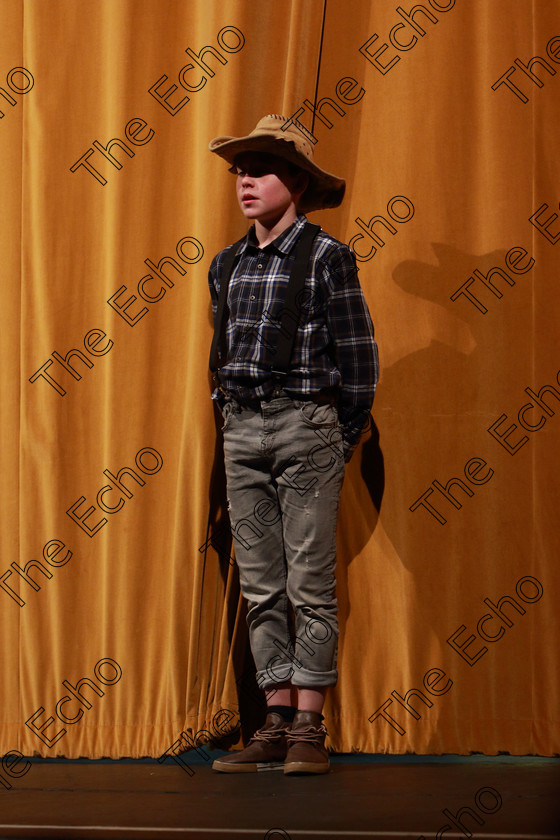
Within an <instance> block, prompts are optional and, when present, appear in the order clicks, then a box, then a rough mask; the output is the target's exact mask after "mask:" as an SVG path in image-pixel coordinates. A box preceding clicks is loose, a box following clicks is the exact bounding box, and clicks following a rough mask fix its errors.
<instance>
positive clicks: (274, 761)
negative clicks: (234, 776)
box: [212, 712, 291, 773]
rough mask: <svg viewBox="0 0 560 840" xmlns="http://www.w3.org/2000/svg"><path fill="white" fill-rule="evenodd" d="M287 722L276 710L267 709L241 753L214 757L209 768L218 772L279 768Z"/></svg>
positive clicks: (284, 749) (281, 765)
mask: <svg viewBox="0 0 560 840" xmlns="http://www.w3.org/2000/svg"><path fill="white" fill-rule="evenodd" d="M290 727H291V723H287V722H286V721H285V720H284V718H283V717H282V715H279V714H278V713H277V712H268V714H267V716H266V721H265V723H264V725H263V726H262V727H261V728H260V729H257V731H256V732H255V734H254V735H253V737H252V738H250V739H249V743H248V744H247V746H246V747H245V749H244V750H241V752H236V753H232V754H231V755H225V756H223V757H222V758H217V759H216V760H215V761H214V763H213V764H212V770H218V771H219V772H221V773H257V772H258V771H260V770H282V768H283V766H284V759H285V758H286V752H287V750H288V742H287V740H286V736H287V733H288V732H289V730H290Z"/></svg>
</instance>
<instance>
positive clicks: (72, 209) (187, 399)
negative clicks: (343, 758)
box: [0, 0, 560, 758]
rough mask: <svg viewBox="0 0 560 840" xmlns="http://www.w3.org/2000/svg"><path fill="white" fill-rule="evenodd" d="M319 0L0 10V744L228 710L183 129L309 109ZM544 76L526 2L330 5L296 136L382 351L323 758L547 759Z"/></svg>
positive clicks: (57, 743) (85, 749)
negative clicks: (330, 189)
mask: <svg viewBox="0 0 560 840" xmlns="http://www.w3.org/2000/svg"><path fill="white" fill-rule="evenodd" d="M322 14H323V3H322V2H321V0H306V2H305V3H304V2H297V1H296V0H292V1H291V2H290V0H280V1H279V2H266V1H265V2H261V3H258V4H254V3H249V2H242V1H241V0H226V2H220V3H218V2H214V0H192V2H189V3H176V2H173V0H80V2H76V1H75V0H50V2H48V3H45V2H44V1H43V0H3V2H2V4H1V5H0V25H1V32H2V48H1V51H0V55H1V57H2V61H1V66H0V111H1V112H2V117H1V119H0V166H1V170H2V206H3V223H2V227H1V230H0V237H1V253H2V256H3V269H4V272H3V283H2V298H3V317H2V368H1V374H0V376H1V384H2V399H1V402H0V411H1V413H2V416H1V423H0V434H1V437H2V447H1V451H2V471H1V481H2V505H1V514H2V527H1V529H0V539H1V541H2V543H1V545H2V555H1V557H2V567H1V568H0V573H1V574H2V577H1V584H2V589H1V590H0V603H1V607H2V610H1V616H2V621H3V624H2V633H1V636H0V646H1V649H2V662H3V665H4V667H3V669H2V675H1V680H2V695H1V696H2V703H1V704H0V734H1V746H0V754H2V755H3V754H5V753H7V752H9V751H13V750H19V751H20V752H21V753H23V754H24V755H32V754H33V753H38V754H40V755H43V756H51V757H54V756H56V755H64V756H68V757H76V756H89V757H91V758H98V757H101V756H110V757H119V756H133V757H137V756H146V755H149V756H157V757H159V756H161V755H162V754H163V753H164V752H165V751H166V750H168V749H169V748H170V747H171V746H172V745H173V744H174V743H176V742H177V740H178V739H180V736H181V733H194V732H197V731H198V730H201V729H206V730H209V731H210V734H212V735H213V734H214V732H215V729H216V727H217V726H218V723H219V724H220V727H219V728H220V732H222V733H223V732H227V730H228V729H232V730H233V729H235V723H236V714H237V711H238V709H239V706H240V705H241V709H242V711H243V713H244V720H247V721H248V726H250V725H255V724H256V723H258V722H259V721H258V714H259V706H258V703H257V701H256V700H254V694H256V689H255V686H254V682H253V683H252V682H251V679H252V673H251V657H250V652H249V648H248V640H247V627H246V622H245V610H246V608H245V604H244V602H243V599H242V598H241V596H240V591H239V581H238V574H237V569H236V567H235V565H234V563H233V561H230V558H229V552H228V539H227V533H226V528H225V527H224V477H223V465H222V463H221V449H220V446H221V444H220V437H219V433H217V432H216V417H215V415H214V411H213V407H212V404H211V401H210V389H211V385H210V380H209V376H208V370H207V360H208V351H209V346H210V341H211V334H212V329H211V312H210V302H209V293H208V287H207V271H208V266H209V264H210V260H211V259H212V256H213V255H214V254H215V253H216V252H217V251H218V250H219V249H220V248H222V247H223V246H224V245H226V244H228V243H230V242H233V241H234V240H235V239H237V238H239V237H240V236H241V235H242V234H243V232H244V231H245V230H246V223H245V220H244V219H243V217H242V215H241V213H240V212H239V209H238V207H237V204H236V199H235V194H234V180H233V178H232V177H231V176H230V175H229V174H228V173H227V168H226V166H225V164H224V163H223V161H221V160H220V159H218V158H216V157H215V156H213V155H211V154H210V153H209V152H208V150H207V145H208V142H209V140H210V139H211V138H212V137H215V136H217V135H224V134H232V135H236V134H243V133H247V132H248V131H249V130H250V129H251V128H252V127H253V126H254V125H255V123H256V122H257V121H258V119H259V118H260V117H261V116H263V115H264V114H266V113H280V114H286V115H287V116H290V115H293V114H295V113H296V112H298V110H299V109H303V110H301V111H300V119H301V120H302V122H303V123H304V124H305V125H306V126H307V128H308V129H309V130H311V128H312V114H311V107H310V103H312V102H313V99H314V95H315V79H316V71H317V62H318V56H319V48H320V41H321V21H322ZM210 48H211V49H210ZM559 71H560V17H559V15H558V7H557V4H556V3H554V2H548V0H542V1H541V2H531V0H492V2H488V0H468V2H467V0H424V2H422V3H412V1H411V2H408V3H406V2H405V3H403V4H402V5H399V3H398V2H397V0H377V2H375V3H369V2H365V0H357V2H354V3H351V4H348V3H344V2H342V0H330V2H329V3H328V4H327V11H326V19H325V29H324V40H323V46H322V59H321V70H320V84H319V91H318V99H319V105H318V113H317V115H316V117H315V120H314V124H313V128H312V130H313V136H314V139H315V154H316V159H317V160H318V162H319V163H320V164H321V165H322V166H323V167H324V168H325V169H327V170H328V171H330V172H334V173H336V174H339V175H340V176H342V177H345V178H346V179H347V197H346V199H345V201H344V203H343V205H342V206H341V207H340V208H339V209H337V210H331V211H325V212H320V213H314V214H312V216H311V220H312V221H315V222H318V223H320V224H321V225H322V226H323V227H324V228H325V229H327V230H328V231H329V232H330V233H332V234H333V235H335V236H336V237H338V238H339V239H341V240H342V241H344V242H349V243H351V246H352V247H353V248H354V250H355V251H356V254H357V256H358V260H359V266H360V279H361V283H362V286H363V289H364V291H365V294H366V297H367V300H368V304H369V306H370V310H371V312H372V316H373V319H374V322H375V325H376V337H377V340H378V344H379V349H380V357H381V365H382V377H381V381H380V384H379V386H378V393H377V397H376V401H375V405H374V418H375V424H376V428H374V429H372V430H370V431H369V432H368V433H367V434H366V435H365V436H364V439H363V443H362V444H361V446H360V449H359V450H358V451H357V453H356V454H355V456H354V458H353V460H352V461H351V463H350V465H349V467H348V470H347V475H346V479H345V485H344V490H343V498H342V505H341V516H340V523H339V559H338V570H337V575H338V594H339V607H340V628H341V635H340V652H339V672H340V677H339V682H338V685H337V686H336V688H335V689H334V690H332V691H330V692H329V694H328V700H327V704H326V709H325V716H326V722H327V725H328V729H329V740H328V742H327V743H328V746H330V747H331V748H333V749H335V750H337V751H345V752H348V751H354V750H358V751H364V752H395V753H404V752H416V753H444V752H447V753H463V754H468V753H470V752H471V751H480V752H484V753H487V754H496V753H497V752H499V751H507V752H510V753H513V754H527V753H537V754H541V755H551V754H553V753H555V752H558V748H559V737H558V735H559V733H558V709H559V707H560V703H559V697H558V691H559V688H558V679H557V656H556V651H557V649H558V645H559V643H560V638H559V626H558V608H557V599H556V595H555V589H556V587H557V582H558V571H557V569H558V562H557V544H558V525H557V500H558V495H559V491H560V487H559V479H558V463H557V459H558V446H559V442H560V416H559V414H560V412H559V408H560V403H559V400H560V373H559V369H560V356H559V355H558V340H557V335H558V302H557V297H558V293H557V279H558V257H559V255H560V243H559V240H560V219H559V216H558V214H559V210H558V183H559V180H560V178H559V172H558V151H557V136H558V101H559V94H560V73H559ZM306 100H307V101H308V103H309V104H307V105H306V104H305V101H306ZM123 488H124V489H123ZM205 545H206V547H204V546H205ZM80 681H81V682H80ZM251 688H253V691H252V692H251V691H250V689H251ZM80 695H81V697H82V701H81V702H80V700H79V696H80ZM84 698H85V699H84ZM221 710H226V711H225V712H223V713H222V715H220V714H219V713H220V711H221ZM261 711H262V709H261ZM204 737H206V736H203V739H204ZM232 744H233V745H234V746H239V745H240V739H239V737H238V736H237V735H234V736H233V739H232Z"/></svg>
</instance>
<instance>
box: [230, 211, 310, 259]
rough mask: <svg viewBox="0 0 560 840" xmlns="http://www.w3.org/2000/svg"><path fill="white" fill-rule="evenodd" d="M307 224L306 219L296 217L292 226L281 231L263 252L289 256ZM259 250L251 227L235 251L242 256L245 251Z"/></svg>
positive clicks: (299, 216)
mask: <svg viewBox="0 0 560 840" xmlns="http://www.w3.org/2000/svg"><path fill="white" fill-rule="evenodd" d="M306 222H307V218H306V217H305V216H304V215H303V214H300V215H298V216H297V217H296V219H295V220H294V221H293V222H292V224H291V225H290V226H289V227H287V228H286V230H283V231H282V233H281V234H280V236H277V237H276V239H274V240H273V241H272V242H270V243H269V244H268V245H266V246H265V247H264V249H263V250H265V251H267V250H269V249H270V250H274V251H278V252H280V253H281V254H283V255H286V254H289V253H290V251H291V250H292V248H293V247H294V245H295V243H296V241H297V239H298V237H299V235H300V233H301V231H302V230H303V228H304V226H305V223H306ZM249 247H251V248H255V249H258V248H259V243H258V242H257V237H256V236H255V226H254V225H251V227H250V228H249V230H248V232H247V236H246V237H245V239H244V240H243V242H242V243H241V245H240V247H239V248H238V249H237V253H238V254H243V253H245V251H247V249H248V248H249Z"/></svg>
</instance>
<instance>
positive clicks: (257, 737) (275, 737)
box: [249, 727, 288, 744]
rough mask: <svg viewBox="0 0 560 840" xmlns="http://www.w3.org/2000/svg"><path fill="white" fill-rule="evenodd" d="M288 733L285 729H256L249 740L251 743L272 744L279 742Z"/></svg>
mask: <svg viewBox="0 0 560 840" xmlns="http://www.w3.org/2000/svg"><path fill="white" fill-rule="evenodd" d="M287 732H288V729H287V728H284V727H282V728H280V729H257V731H256V732H255V734H254V735H253V736H252V737H251V738H250V739H249V743H251V741H265V742H266V743H268V744H274V743H276V742H277V741H280V740H281V738H283V737H284V736H285V735H286V734H287Z"/></svg>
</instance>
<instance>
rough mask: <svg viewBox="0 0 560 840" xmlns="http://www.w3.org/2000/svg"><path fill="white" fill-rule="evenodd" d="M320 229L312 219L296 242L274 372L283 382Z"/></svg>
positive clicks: (277, 379) (299, 319)
mask: <svg viewBox="0 0 560 840" xmlns="http://www.w3.org/2000/svg"><path fill="white" fill-rule="evenodd" d="M320 230H321V228H320V227H319V225H312V224H310V223H309V222H308V223H307V224H306V225H305V227H304V229H303V231H302V234H301V236H300V238H299V239H298V242H297V245H296V251H295V260H294V265H293V267H292V271H291V274H290V281H289V283H288V288H287V289H286V297H285V300H284V306H283V308H282V314H281V316H280V338H279V341H278V346H277V347H276V353H275V356H274V363H273V365H272V373H273V374H274V378H275V379H276V381H277V382H278V381H282V380H283V379H284V378H285V377H286V375H287V373H288V370H289V369H290V361H291V358H292V352H293V349H294V343H295V340H296V332H297V328H298V326H299V323H300V321H301V320H302V317H301V305H298V298H299V297H300V296H301V292H302V291H303V287H304V285H305V278H306V276H307V266H308V264H309V258H310V256H311V249H312V247H313V240H314V239H315V237H316V236H317V234H318V233H319V231H320Z"/></svg>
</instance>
